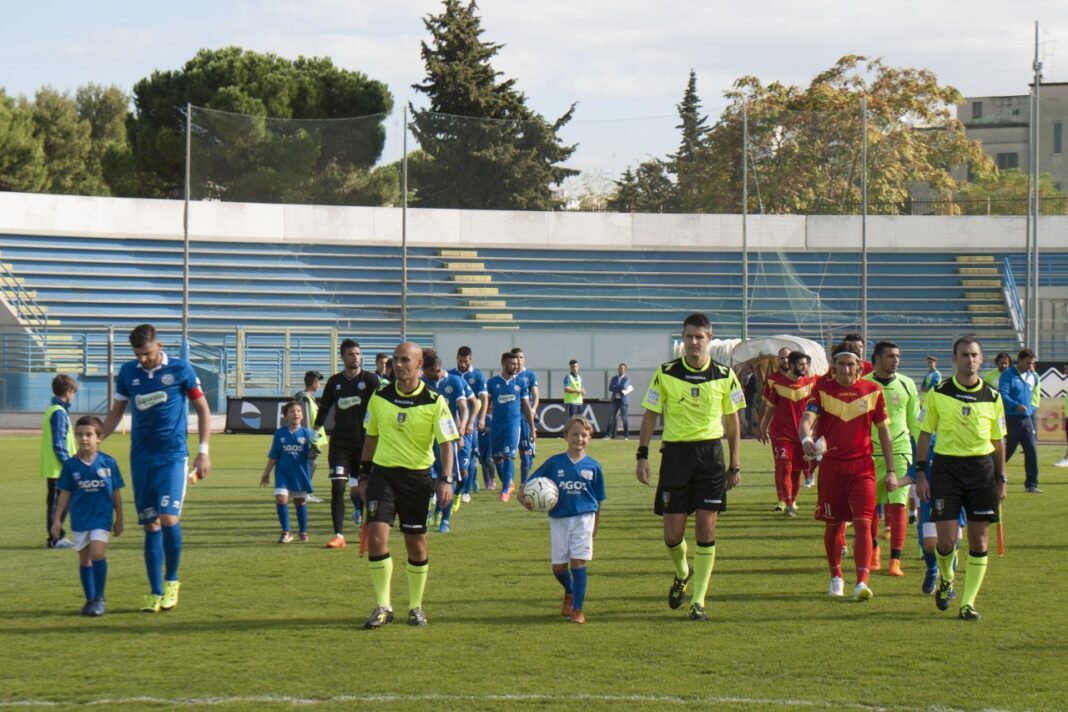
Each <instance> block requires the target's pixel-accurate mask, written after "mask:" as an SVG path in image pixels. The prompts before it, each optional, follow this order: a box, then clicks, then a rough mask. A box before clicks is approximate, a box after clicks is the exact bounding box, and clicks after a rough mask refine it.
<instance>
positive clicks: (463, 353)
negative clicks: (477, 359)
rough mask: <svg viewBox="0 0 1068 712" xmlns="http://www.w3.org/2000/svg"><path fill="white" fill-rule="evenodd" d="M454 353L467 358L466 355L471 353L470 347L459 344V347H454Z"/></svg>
mask: <svg viewBox="0 0 1068 712" xmlns="http://www.w3.org/2000/svg"><path fill="white" fill-rule="evenodd" d="M456 355H457V356H458V357H459V358H467V357H468V356H470V355H471V347H470V346H461V347H460V348H458V349H456Z"/></svg>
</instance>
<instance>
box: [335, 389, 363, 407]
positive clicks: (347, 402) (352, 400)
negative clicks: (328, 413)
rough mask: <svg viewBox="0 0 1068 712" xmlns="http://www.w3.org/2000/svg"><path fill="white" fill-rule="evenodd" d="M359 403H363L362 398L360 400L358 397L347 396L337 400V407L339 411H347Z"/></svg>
mask: <svg viewBox="0 0 1068 712" xmlns="http://www.w3.org/2000/svg"><path fill="white" fill-rule="evenodd" d="M360 385H363V384H360ZM360 403H363V398H361V397H360V396H347V397H345V398H338V399H337V407H338V408H340V409H341V410H347V409H348V408H351V407H352V406H354V405H359V404H360Z"/></svg>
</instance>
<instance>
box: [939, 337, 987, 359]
mask: <svg viewBox="0 0 1068 712" xmlns="http://www.w3.org/2000/svg"><path fill="white" fill-rule="evenodd" d="M967 344H975V345H976V346H978V347H979V351H980V352H981V351H982V350H983V345H982V344H980V343H979V339H977V338H975V337H974V336H962V337H960V338H959V339H957V340H956V341H954V342H953V355H954V356H956V355H957V347H958V346H966V345H967ZM928 358H934V357H933V356H928Z"/></svg>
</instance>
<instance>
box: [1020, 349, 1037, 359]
mask: <svg viewBox="0 0 1068 712" xmlns="http://www.w3.org/2000/svg"><path fill="white" fill-rule="evenodd" d="M1022 358H1035V352H1034V351H1032V350H1031V349H1020V353H1018V354H1017V355H1016V360H1017V361H1019V360H1020V359H1022Z"/></svg>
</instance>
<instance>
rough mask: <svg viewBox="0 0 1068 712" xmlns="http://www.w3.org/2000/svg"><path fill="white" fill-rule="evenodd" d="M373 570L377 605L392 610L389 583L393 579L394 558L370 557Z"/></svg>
mask: <svg viewBox="0 0 1068 712" xmlns="http://www.w3.org/2000/svg"><path fill="white" fill-rule="evenodd" d="M368 560H369V566H368V568H370V569H371V583H372V584H373V585H374V587H375V605H376V606H381V607H382V608H390V605H389V582H390V579H391V578H393V558H392V557H390V555H389V554H386V555H385V556H381V557H374V556H371V557H368Z"/></svg>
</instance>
